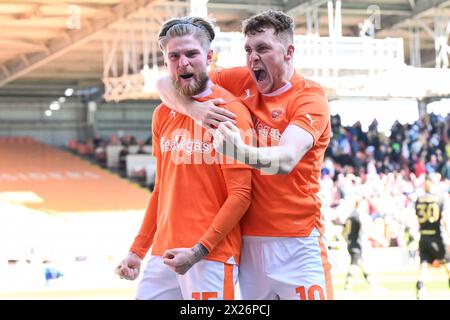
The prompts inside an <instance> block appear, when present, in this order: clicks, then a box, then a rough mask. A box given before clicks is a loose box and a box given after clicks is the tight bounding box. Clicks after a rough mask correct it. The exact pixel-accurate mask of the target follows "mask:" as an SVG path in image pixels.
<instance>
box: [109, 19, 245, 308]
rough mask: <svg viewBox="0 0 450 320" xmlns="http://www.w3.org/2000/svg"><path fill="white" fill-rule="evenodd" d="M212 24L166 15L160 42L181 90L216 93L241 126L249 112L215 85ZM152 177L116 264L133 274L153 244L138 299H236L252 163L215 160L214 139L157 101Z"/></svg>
mask: <svg viewBox="0 0 450 320" xmlns="http://www.w3.org/2000/svg"><path fill="white" fill-rule="evenodd" d="M213 39H214V31H213V27H212V25H211V24H210V23H209V22H208V21H206V20H204V19H202V18H196V17H189V18H188V17H185V18H179V19H172V20H169V21H167V22H166V23H165V24H164V25H163V26H162V27H161V30H160V33H159V43H160V47H161V49H162V51H163V53H164V60H165V63H166V66H167V68H168V70H169V73H170V76H171V82H172V83H173V85H174V87H175V88H176V90H177V92H178V93H179V94H181V95H184V96H187V97H192V98H193V99H196V100H197V101H206V100H210V99H217V98H221V99H222V100H223V101H224V104H223V105H222V107H223V108H224V109H227V110H229V111H230V112H232V113H235V114H236V115H237V125H238V126H239V127H240V128H242V129H243V130H248V129H250V128H251V126H252V122H251V118H250V114H249V113H248V111H247V110H246V109H245V107H243V106H242V104H241V103H240V102H239V101H238V100H237V99H236V98H234V96H232V95H231V94H230V93H229V92H227V91H225V90H224V89H222V88H221V87H219V86H217V85H214V84H212V83H211V82H210V81H209V79H208V75H207V66H208V65H209V63H210V62H211V59H212V56H213V52H212V50H211V49H210V43H211V41H212V40H213ZM152 131H153V146H154V148H153V150H154V155H155V157H156V158H157V176H156V184H155V188H154V191H153V193H152V195H151V199H150V203H149V205H148V208H147V211H146V214H145V218H144V221H143V223H142V227H141V229H140V231H139V234H138V235H137V237H136V239H135V241H134V243H133V245H132V246H131V248H130V253H129V254H128V256H127V257H126V258H125V259H124V260H123V261H122V262H121V263H120V264H119V266H118V267H117V273H118V274H119V275H120V277H122V278H125V279H129V280H134V279H136V278H137V276H138V274H139V270H140V264H141V261H142V259H143V258H144V257H145V255H146V253H147V251H148V250H149V248H150V246H152V253H151V254H152V255H151V257H150V259H149V261H148V265H147V266H146V268H145V270H144V274H143V277H142V280H141V282H140V283H139V287H138V291H137V294H136V298H137V299H196V300H207V299H233V298H234V290H235V289H234V287H235V283H236V281H237V272H238V267H237V266H238V264H239V260H240V251H241V234H240V228H239V220H240V219H241V217H242V216H243V215H244V213H245V212H246V210H247V208H248V206H249V204H250V187H251V168H249V167H247V166H246V165H243V164H237V163H235V162H234V161H232V162H231V163H228V162H225V161H223V160H224V159H221V160H222V161H217V160H218V159H220V157H218V155H217V154H216V152H215V150H214V148H213V141H212V140H213V138H212V135H211V134H209V132H207V131H206V130H205V129H203V128H201V127H200V126H198V125H196V124H195V123H194V121H193V120H192V119H190V118H188V117H186V116H184V115H183V114H179V113H176V112H173V111H171V110H170V109H169V108H167V107H166V106H165V105H163V104H161V105H160V106H158V107H157V108H156V109H155V111H154V114H153V124H152Z"/></svg>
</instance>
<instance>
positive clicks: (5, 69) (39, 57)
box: [0, 0, 155, 87]
mask: <svg viewBox="0 0 450 320" xmlns="http://www.w3.org/2000/svg"><path fill="white" fill-rule="evenodd" d="M154 1H155V0H126V1H123V2H122V3H120V4H118V5H115V6H113V7H112V8H110V9H106V8H105V9H102V10H104V11H109V12H108V13H109V14H108V15H107V17H106V18H104V19H102V20H96V21H83V23H82V28H81V29H79V30H77V29H73V30H70V31H64V33H63V34H62V35H61V36H60V37H58V38H56V39H54V40H51V41H49V43H48V44H47V45H46V47H47V48H48V50H45V52H39V53H33V54H24V55H22V56H20V57H18V58H16V59H14V60H12V61H8V62H6V63H4V64H2V65H0V87H1V86H3V85H5V84H6V83H8V82H11V81H13V80H15V79H17V78H19V77H21V76H23V75H25V74H27V73H28V72H30V71H32V70H35V69H36V68H39V67H41V66H43V65H45V64H47V63H49V62H50V61H52V60H54V59H56V58H58V57H60V56H62V55H64V54H65V53H67V52H69V51H70V50H72V49H74V48H76V47H78V46H79V45H82V44H83V43H86V42H87V41H89V40H90V39H92V38H93V37H94V36H95V35H97V34H98V33H99V32H101V31H103V30H104V29H106V28H107V27H108V26H110V25H112V24H114V23H117V22H118V21H119V20H122V19H125V18H127V17H128V16H129V15H131V14H132V13H134V12H136V11H138V10H139V9H141V8H144V7H146V6H147V5H149V4H150V3H152V2H154ZM104 11H103V12H104Z"/></svg>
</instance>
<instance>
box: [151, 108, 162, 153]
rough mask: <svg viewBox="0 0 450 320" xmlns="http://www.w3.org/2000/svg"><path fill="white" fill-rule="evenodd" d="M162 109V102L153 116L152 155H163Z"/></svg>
mask: <svg viewBox="0 0 450 320" xmlns="http://www.w3.org/2000/svg"><path fill="white" fill-rule="evenodd" d="M161 109H162V104H161V105H159V106H157V107H156V108H155V110H154V111H153V117H152V155H153V156H154V157H160V156H161V148H160V141H159V138H160V137H159V132H160V128H159V127H160V123H161V120H160V118H161Z"/></svg>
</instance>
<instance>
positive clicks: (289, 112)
mask: <svg viewBox="0 0 450 320" xmlns="http://www.w3.org/2000/svg"><path fill="white" fill-rule="evenodd" d="M243 32H244V35H245V51H246V57H247V67H244V68H231V69H222V70H219V71H212V72H210V78H211V79H212V81H213V82H215V83H217V84H219V85H221V86H223V87H224V88H226V89H227V90H229V91H230V92H231V93H232V94H234V95H235V96H236V97H239V98H240V99H241V101H242V102H243V103H244V104H245V105H246V107H247V108H248V109H249V111H250V112H251V114H252V117H253V122H254V126H255V129H256V132H257V137H258V147H254V146H249V145H248V144H245V143H244V141H242V139H241V138H240V137H239V134H238V130H237V128H236V127H235V126H234V125H233V124H232V123H231V122H229V121H226V120H227V119H226V117H224V115H223V113H220V112H217V111H218V108H217V107H214V106H211V103H209V104H206V105H205V104H203V105H202V104H199V103H196V102H194V101H192V100H190V99H186V97H183V96H181V95H177V94H176V92H175V91H174V89H173V87H172V86H171V84H170V81H167V79H164V78H162V79H160V80H159V82H158V87H159V92H160V94H161V99H162V100H163V101H164V102H165V103H166V104H167V105H169V106H170V107H171V108H173V109H174V110H178V111H179V112H183V113H185V114H188V115H190V116H191V117H193V118H194V119H197V121H203V122H204V125H205V126H206V127H211V126H212V127H218V130H216V131H215V136H214V137H215V140H214V143H215V148H216V149H217V150H219V151H220V152H225V153H226V154H227V155H228V156H231V157H234V158H236V159H241V160H242V161H243V162H245V163H247V164H249V165H250V166H252V167H254V168H255V169H258V170H259V171H255V172H254V174H253V177H252V202H251V204H250V208H249V210H248V212H247V214H246V215H245V216H244V218H243V219H242V221H241V227H242V233H243V248H242V260H241V265H240V273H239V284H240V288H241V296H242V298H244V299H297V300H314V299H316V300H319V299H332V298H333V291H332V285H331V274H330V268H331V265H330V263H329V262H328V258H327V252H326V247H325V244H324V241H323V238H322V235H323V233H324V226H323V222H322V217H321V210H320V207H321V201H320V199H319V197H318V195H317V194H318V191H319V176H320V169H321V166H322V162H323V157H324V153H325V150H326V148H327V146H328V143H329V141H330V112H329V107H328V101H327V99H326V97H325V94H324V92H323V90H322V89H321V87H320V86H319V85H318V84H316V83H314V82H312V81H310V80H307V79H305V78H303V77H301V76H300V75H298V74H296V73H295V71H294V66H293V57H294V50H295V48H294V45H293V38H294V22H293V19H292V18H291V17H289V16H288V15H286V14H285V13H283V12H281V11H275V10H268V11H266V12H263V13H260V14H258V15H255V16H253V17H251V18H249V19H248V20H246V21H244V23H243ZM171 87H172V88H171ZM224 118H225V119H224ZM224 120H225V121H226V122H225V123H222V124H219V123H220V122H222V121H224ZM230 145H231V146H233V148H227V146H230ZM235 150H237V152H234V151H235ZM229 151H231V152H229ZM228 152H229V153H228ZM262 171H266V172H267V173H268V174H264V173H263V172H262Z"/></svg>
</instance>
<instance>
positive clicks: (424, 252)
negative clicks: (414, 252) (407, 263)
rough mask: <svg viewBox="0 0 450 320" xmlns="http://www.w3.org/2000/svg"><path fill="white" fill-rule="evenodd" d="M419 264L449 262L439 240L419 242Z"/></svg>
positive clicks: (445, 250)
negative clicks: (437, 261) (436, 261)
mask: <svg viewBox="0 0 450 320" xmlns="http://www.w3.org/2000/svg"><path fill="white" fill-rule="evenodd" d="M419 256H420V262H428V263H433V261H434V260H439V261H445V262H450V259H449V254H448V252H447V248H446V247H445V245H444V243H443V242H442V241H439V240H420V241H419Z"/></svg>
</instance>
